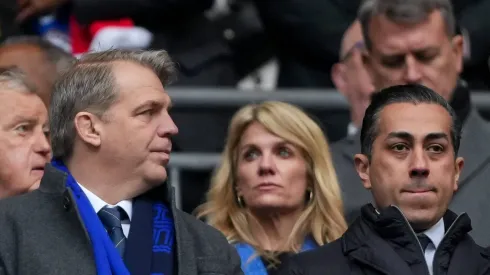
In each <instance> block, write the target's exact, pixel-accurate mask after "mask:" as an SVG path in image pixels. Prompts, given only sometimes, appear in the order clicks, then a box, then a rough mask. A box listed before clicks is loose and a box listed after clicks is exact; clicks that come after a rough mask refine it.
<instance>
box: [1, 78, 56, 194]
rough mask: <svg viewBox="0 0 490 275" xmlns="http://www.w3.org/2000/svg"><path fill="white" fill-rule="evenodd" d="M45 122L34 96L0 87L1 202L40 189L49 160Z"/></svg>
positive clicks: (46, 116) (4, 86) (38, 99)
mask: <svg viewBox="0 0 490 275" xmlns="http://www.w3.org/2000/svg"><path fill="white" fill-rule="evenodd" d="M47 122H48V113H47V110H46V107H45V106H44V104H43V102H42V101H41V99H40V98H39V97H38V96H37V95H36V94H32V93H26V92H22V91H16V90H12V89H11V88H10V87H7V86H6V84H0V199H1V198H5V197H10V196H14V195H18V194H22V193H25V192H28V191H31V190H34V189H36V188H38V187H39V183H40V181H41V178H42V176H43V174H44V166H45V165H46V163H47V162H49V160H50V158H51V147H50V145H49V142H48V139H47V131H48V129H47V128H48V125H47Z"/></svg>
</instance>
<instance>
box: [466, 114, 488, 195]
mask: <svg viewBox="0 0 490 275" xmlns="http://www.w3.org/2000/svg"><path fill="white" fill-rule="evenodd" d="M488 128H489V126H488V124H487V122H485V121H484V120H483V118H481V117H480V115H479V114H478V112H477V111H476V110H475V109H473V110H471V113H470V114H469V116H468V118H467V120H466V123H465V125H464V127H463V134H462V138H461V146H460V149H459V156H462V157H463V158H464V160H465V164H464V168H463V171H462V172H461V175H460V178H459V185H460V186H461V185H464V184H466V183H467V182H469V181H470V180H471V178H472V177H473V176H474V175H475V174H476V173H478V172H479V171H480V169H482V168H483V167H484V166H485V164H487V163H488V162H490V150H489V148H488V146H489V142H488V141H489V140H490V131H489V130H488Z"/></svg>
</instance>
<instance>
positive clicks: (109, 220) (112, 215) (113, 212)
mask: <svg viewBox="0 0 490 275" xmlns="http://www.w3.org/2000/svg"><path fill="white" fill-rule="evenodd" d="M97 215H98V216H99V219H100V221H101V222H102V224H103V225H104V227H105V229H106V230H107V233H108V234H109V238H110V239H111V241H112V242H113V243H114V245H115V246H116V249H117V250H118V251H119V253H120V254H121V256H122V255H123V254H124V247H125V243H126V236H124V232H123V230H122V223H121V221H123V220H125V219H128V215H127V213H126V211H124V209H122V208H121V207H119V206H116V207H113V208H111V207H108V206H104V207H103V208H102V209H101V210H100V211H99V213H97Z"/></svg>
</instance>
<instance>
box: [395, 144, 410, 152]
mask: <svg viewBox="0 0 490 275" xmlns="http://www.w3.org/2000/svg"><path fill="white" fill-rule="evenodd" d="M391 149H393V150H394V151H397V152H402V151H406V150H408V147H407V146H406V145H405V144H395V145H393V146H392V147H391Z"/></svg>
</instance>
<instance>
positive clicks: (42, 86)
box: [0, 44, 55, 107]
mask: <svg viewBox="0 0 490 275" xmlns="http://www.w3.org/2000/svg"><path fill="white" fill-rule="evenodd" d="M8 66H16V67H18V68H19V69H21V70H22V71H23V72H25V73H26V75H27V79H28V80H29V81H30V82H32V84H34V85H35V87H36V92H37V94H38V95H39V96H40V97H41V99H42V100H43V102H44V104H45V105H46V106H47V107H49V101H50V99H51V89H52V88H53V83H54V78H53V76H54V75H55V74H54V73H53V70H55V68H51V67H52V66H51V64H50V63H49V62H48V60H47V57H46V56H45V54H44V53H43V52H42V51H41V49H39V48H38V47H36V46H33V45H24V44H18V45H8V46H3V47H1V48H0V67H8Z"/></svg>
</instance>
